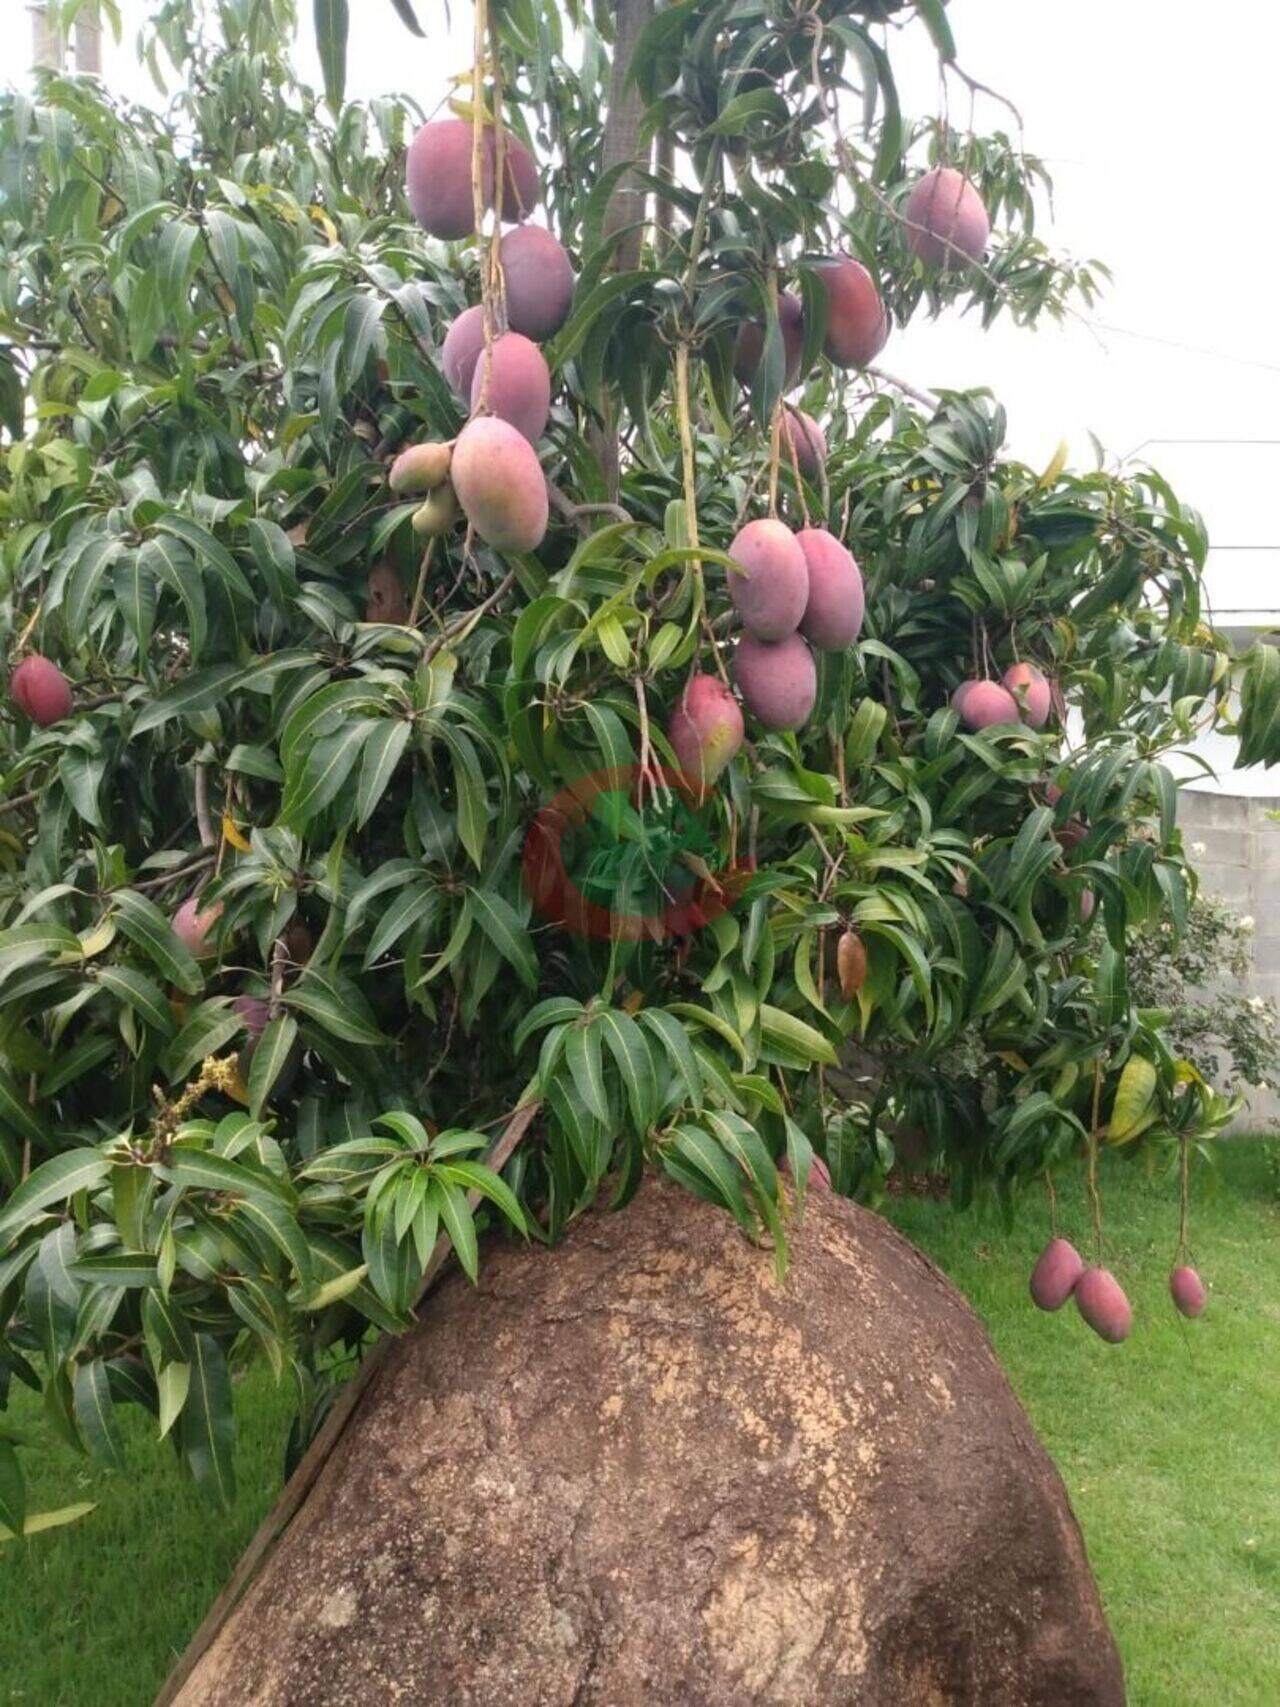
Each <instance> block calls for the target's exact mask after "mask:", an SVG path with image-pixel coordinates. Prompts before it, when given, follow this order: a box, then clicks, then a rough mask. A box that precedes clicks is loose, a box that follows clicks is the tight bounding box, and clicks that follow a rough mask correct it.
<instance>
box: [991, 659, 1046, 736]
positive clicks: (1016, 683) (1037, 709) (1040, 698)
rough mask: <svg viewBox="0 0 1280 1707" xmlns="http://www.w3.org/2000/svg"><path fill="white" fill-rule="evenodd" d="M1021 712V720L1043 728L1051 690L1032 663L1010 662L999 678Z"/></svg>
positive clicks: (1034, 726)
mask: <svg viewBox="0 0 1280 1707" xmlns="http://www.w3.org/2000/svg"><path fill="white" fill-rule="evenodd" d="M1001 680H1002V682H1003V684H1004V686H1005V687H1006V688H1007V689H1008V691H1009V692H1010V693H1011V694H1012V695H1013V698H1014V702H1015V704H1016V705H1017V706H1018V708H1019V709H1020V711H1021V712H1022V717H1023V721H1024V722H1026V723H1029V724H1030V725H1031V727H1032V728H1033V729H1043V728H1044V726H1045V724H1046V723H1047V722H1048V721H1049V712H1050V709H1051V708H1052V705H1053V690H1052V689H1051V688H1050V686H1049V683H1048V682H1047V681H1046V680H1045V678H1044V677H1043V676H1042V675H1041V674H1040V671H1039V670H1037V669H1036V667H1035V665H1034V664H1026V663H1022V664H1010V666H1009V668H1008V669H1007V670H1006V671H1005V673H1004V675H1003V676H1002V678H1001Z"/></svg>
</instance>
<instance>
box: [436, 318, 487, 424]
mask: <svg viewBox="0 0 1280 1707" xmlns="http://www.w3.org/2000/svg"><path fill="white" fill-rule="evenodd" d="M483 351H484V309H483V308H482V307H481V306H480V304H479V303H477V304H476V306H475V307H474V308H464V309H463V311H462V313H461V314H460V315H459V316H458V318H457V319H456V320H454V321H452V322H451V324H450V326H449V330H448V331H447V332H446V333H445V335H444V343H443V344H442V345H441V346H440V371H441V372H442V373H443V374H444V377H445V378H446V379H447V380H448V382H449V385H450V388H451V389H452V391H453V393H454V395H455V396H456V397H458V398H459V399H460V400H461V401H462V402H463V403H470V401H471V380H472V377H473V376H474V374H475V371H476V363H477V362H478V361H479V360H480V357H481V354H482V353H483Z"/></svg>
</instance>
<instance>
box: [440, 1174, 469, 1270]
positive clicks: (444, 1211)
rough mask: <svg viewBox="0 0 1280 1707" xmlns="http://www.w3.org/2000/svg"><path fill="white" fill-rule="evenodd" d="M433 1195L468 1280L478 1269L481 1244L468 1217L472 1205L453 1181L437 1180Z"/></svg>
mask: <svg viewBox="0 0 1280 1707" xmlns="http://www.w3.org/2000/svg"><path fill="white" fill-rule="evenodd" d="M431 1195H432V1198H433V1199H434V1200H435V1201H436V1202H437V1203H438V1205H439V1209H440V1219H441V1221H442V1222H443V1223H444V1229H445V1232H446V1233H448V1235H449V1241H450V1243H451V1244H452V1245H453V1249H454V1252H455V1254H456V1255H457V1258H458V1261H459V1262H460V1263H461V1264H462V1267H463V1270H464V1272H465V1273H466V1275H467V1277H468V1279H469V1280H471V1281H473V1282H474V1281H475V1279H476V1277H477V1275H478V1274H479V1272H480V1247H479V1244H478V1243H477V1240H476V1224H475V1222H474V1221H473V1220H472V1218H471V1206H470V1204H468V1202H467V1199H466V1195H465V1193H463V1192H462V1191H460V1190H459V1189H458V1187H457V1186H456V1185H450V1184H449V1183H448V1181H447V1180H440V1181H439V1183H438V1185H436V1186H433V1187H432V1193H431Z"/></svg>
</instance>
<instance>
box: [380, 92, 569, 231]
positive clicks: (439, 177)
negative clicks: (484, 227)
mask: <svg viewBox="0 0 1280 1707" xmlns="http://www.w3.org/2000/svg"><path fill="white" fill-rule="evenodd" d="M473 135H474V127H473V126H472V124H471V122H470V120H468V119H455V118H448V119H432V120H431V121H430V123H428V124H424V125H423V126H422V128H421V129H420V130H419V131H418V132H417V134H416V135H415V136H414V139H413V141H412V142H411V143H410V144H409V157H408V162H407V165H406V169H405V190H406V192H407V194H408V197H409V206H410V207H411V208H412V209H413V216H414V218H415V219H416V220H417V222H418V224H419V225H421V226H422V228H423V229H424V230H425V231H429V232H430V233H431V235H432V236H433V237H441V238H444V239H446V240H447V241H456V240H457V239H458V238H462V237H470V236H471V235H472V234H473V232H474V231H475V228H476V218H475V195H474V191H473V189H472V183H471V153H472V139H473ZM482 146H483V160H482V164H481V171H480V184H481V194H482V198H483V201H484V205H485V207H486V208H488V209H491V208H492V207H493V204H494V199H495V198H494V184H495V178H496V176H497V162H496V156H497V139H496V138H495V136H494V131H493V126H492V125H488V126H486V128H485V135H484V140H483V145H482ZM504 148H505V167H506V170H505V171H504V173H503V179H504V182H503V193H502V217H503V219H505V220H508V221H511V222H514V221H516V220H519V219H523V218H524V216H525V215H526V214H527V213H529V212H530V210H531V209H532V208H533V207H534V206H535V205H536V203H537V200H538V168H537V166H536V165H535V164H534V159H533V156H532V155H531V154H530V152H529V150H528V149H527V148H526V147H525V145H524V144H523V143H522V142H521V141H520V140H519V139H518V138H517V137H514V136H512V134H511V132H510V131H508V132H507V133H506V136H505V138H504Z"/></svg>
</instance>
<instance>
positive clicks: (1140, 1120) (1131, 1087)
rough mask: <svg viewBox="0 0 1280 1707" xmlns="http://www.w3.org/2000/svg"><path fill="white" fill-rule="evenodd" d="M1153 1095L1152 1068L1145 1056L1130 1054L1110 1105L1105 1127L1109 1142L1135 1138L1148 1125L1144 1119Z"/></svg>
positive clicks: (1154, 1075)
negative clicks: (1108, 1118) (1107, 1122)
mask: <svg viewBox="0 0 1280 1707" xmlns="http://www.w3.org/2000/svg"><path fill="white" fill-rule="evenodd" d="M1155 1094H1156V1070H1155V1067H1154V1066H1153V1065H1152V1063H1151V1062H1150V1061H1148V1060H1147V1058H1146V1056H1145V1055H1130V1057H1129V1059H1128V1060H1127V1061H1126V1062H1125V1064H1124V1071H1123V1072H1122V1073H1121V1075H1120V1083H1119V1084H1118V1085H1117V1086H1116V1098H1115V1101H1114V1102H1113V1103H1112V1105H1111V1120H1110V1123H1109V1125H1108V1127H1107V1138H1108V1141H1109V1142H1110V1143H1112V1144H1123V1143H1124V1142H1125V1141H1126V1139H1129V1138H1136V1137H1137V1135H1138V1133H1139V1132H1140V1131H1141V1130H1142V1129H1143V1127H1144V1126H1145V1125H1147V1124H1148V1122H1147V1120H1146V1118H1145V1116H1146V1113H1147V1110H1148V1109H1149V1108H1150V1106H1151V1099H1152V1097H1153V1096H1154V1095H1155Z"/></svg>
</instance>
